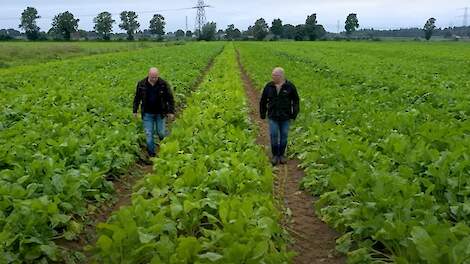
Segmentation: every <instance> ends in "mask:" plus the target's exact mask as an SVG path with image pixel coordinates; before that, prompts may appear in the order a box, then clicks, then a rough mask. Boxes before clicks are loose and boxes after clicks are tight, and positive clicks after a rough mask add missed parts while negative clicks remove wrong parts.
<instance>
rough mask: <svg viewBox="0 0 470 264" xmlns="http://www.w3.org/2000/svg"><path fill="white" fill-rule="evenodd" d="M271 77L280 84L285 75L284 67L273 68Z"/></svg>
mask: <svg viewBox="0 0 470 264" xmlns="http://www.w3.org/2000/svg"><path fill="white" fill-rule="evenodd" d="M271 77H272V79H273V82H274V83H275V84H281V83H283V82H284V81H285V80H286V78H285V75H284V69H283V68H281V67H276V68H274V70H273V72H272V74H271Z"/></svg>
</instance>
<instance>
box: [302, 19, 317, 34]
mask: <svg viewBox="0 0 470 264" xmlns="http://www.w3.org/2000/svg"><path fill="white" fill-rule="evenodd" d="M316 29H317V14H311V15H310V16H307V19H306V20H305V27H304V32H305V36H306V37H307V38H308V39H309V40H316V39H317V31H316Z"/></svg>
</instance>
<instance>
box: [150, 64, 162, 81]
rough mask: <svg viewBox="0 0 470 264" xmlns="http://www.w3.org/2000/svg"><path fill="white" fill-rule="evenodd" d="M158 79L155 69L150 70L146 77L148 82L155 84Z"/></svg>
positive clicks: (158, 72)
mask: <svg viewBox="0 0 470 264" xmlns="http://www.w3.org/2000/svg"><path fill="white" fill-rule="evenodd" d="M158 77H160V71H159V70H158V69H157V68H155V67H152V68H150V69H149V75H148V80H149V82H150V83H156V82H157V81H158Z"/></svg>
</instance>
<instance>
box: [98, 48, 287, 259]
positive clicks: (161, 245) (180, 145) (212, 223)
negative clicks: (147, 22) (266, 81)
mask: <svg viewBox="0 0 470 264" xmlns="http://www.w3.org/2000/svg"><path fill="white" fill-rule="evenodd" d="M239 74H240V72H239V70H238V66H237V63H236V60H235V52H234V49H233V46H232V45H227V46H226V48H225V51H224V52H223V53H222V54H221V55H220V56H219V57H217V59H216V61H215V63H214V66H213V68H212V69H211V71H210V72H209V73H208V76H207V77H206V78H205V80H204V82H203V83H202V85H201V87H200V88H199V89H198V90H197V91H195V92H194V94H193V96H192V97H191V98H190V99H189V101H188V107H187V108H186V109H185V110H184V112H183V114H182V115H181V116H180V117H179V118H178V119H177V120H176V122H175V123H174V124H173V126H172V131H171V135H170V136H169V137H167V138H165V140H164V141H163V142H162V144H161V149H160V153H159V156H158V158H156V159H154V168H155V172H154V174H152V175H148V176H147V177H145V178H144V179H143V181H141V182H140V183H138V184H137V186H136V188H135V190H136V191H135V193H134V194H133V197H132V205H131V206H128V207H123V208H121V209H120V210H119V211H117V212H116V213H115V214H113V216H112V217H111V218H110V219H109V221H108V222H107V223H103V224H101V225H100V228H99V232H100V234H101V236H100V239H99V240H98V243H97V245H96V248H95V253H96V254H95V261H96V262H97V263H288V261H289V260H290V258H291V254H290V253H287V249H286V243H285V234H286V233H285V231H283V229H282V228H281V226H280V225H279V224H278V220H279V217H280V215H279V214H278V213H277V210H276V208H275V207H274V203H273V197H272V194H271V192H272V187H273V186H272V171H271V167H270V165H269V163H268V160H267V158H266V155H264V153H263V150H262V148H261V147H259V146H258V145H257V144H256V143H255V139H254V137H255V134H254V132H253V130H252V129H253V128H252V127H251V124H250V123H249V121H248V118H247V115H248V109H247V103H246V101H245V96H244V91H243V88H242V86H241V82H240V81H239V80H238V79H239Z"/></svg>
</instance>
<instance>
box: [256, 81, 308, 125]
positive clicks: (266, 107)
mask: <svg viewBox="0 0 470 264" xmlns="http://www.w3.org/2000/svg"><path fill="white" fill-rule="evenodd" d="M259 112H260V117H261V118H262V119H265V118H266V112H268V117H269V119H273V120H276V121H285V120H289V119H296V118H297V115H298V114H299V95H298V93H297V89H296V88H295V86H294V84H293V83H291V82H289V81H287V80H286V82H285V83H284V84H283V85H282V87H281V90H280V92H279V94H277V91H276V85H275V84H274V82H269V83H267V84H266V86H265V87H264V90H263V94H262V95H261V100H260V103H259Z"/></svg>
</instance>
